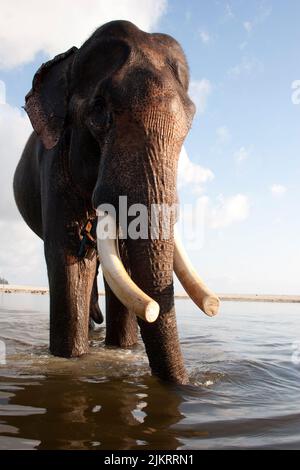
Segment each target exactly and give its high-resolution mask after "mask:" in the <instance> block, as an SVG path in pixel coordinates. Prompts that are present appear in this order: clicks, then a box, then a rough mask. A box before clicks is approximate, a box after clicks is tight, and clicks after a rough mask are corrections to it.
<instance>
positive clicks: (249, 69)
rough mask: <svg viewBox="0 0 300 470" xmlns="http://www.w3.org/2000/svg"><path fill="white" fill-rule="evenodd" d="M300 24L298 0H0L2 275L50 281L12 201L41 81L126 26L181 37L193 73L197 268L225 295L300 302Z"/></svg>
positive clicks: (184, 157)
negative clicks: (85, 46) (94, 37)
mask: <svg viewBox="0 0 300 470" xmlns="http://www.w3.org/2000/svg"><path fill="white" fill-rule="evenodd" d="M41 5H43V6H42V7H41ZM299 17H300V2H299V1H298V0H251V2H249V1H247V0H231V1H230V0H228V1H226V0H224V1H222V0H211V1H207V0H185V1H182V0H114V1H113V2H112V1H111V0H51V1H47V0H44V1H43V2H40V1H38V0H27V1H26V2H20V1H18V0H0V37H1V42H0V157H1V162H2V165H1V171H0V277H1V276H3V277H5V278H6V279H8V281H9V282H10V283H13V284H29V285H41V286H42V285H46V284H47V275H46V267H45V261H44V257H43V244H42V242H41V241H40V240H39V239H38V238H37V237H36V236H35V235H34V234H33V233H32V232H31V231H30V229H29V228H27V227H26V225H25V223H24V222H23V220H22V219H21V217H20V215H19V214H18V211H17V209H16V207H15V203H14V200H13V195H12V177H13V172H14V169H15V167H16V165H17V162H18V159H19V157H20V154H21V152H22V149H23V147H24V144H25V142H26V139H27V138H28V136H29V134H30V132H31V124H30V122H29V119H28V117H27V116H26V114H25V113H24V111H23V110H22V106H23V105H24V96H25V95H26V93H27V92H28V91H29V90H30V88H31V81H32V78H33V75H34V73H35V71H36V70H37V69H38V67H39V66H40V64H41V63H42V62H43V61H46V60H48V59H50V58H52V57H53V56H54V55H56V54H58V53H60V52H63V51H65V50H67V49H68V48H69V47H71V46H73V45H76V46H80V44H81V43H82V42H83V41H84V40H85V39H86V38H87V37H88V36H89V35H90V34H91V33H92V32H93V31H94V30H95V29H96V28H97V27H98V26H100V25H101V24H103V23H105V22H107V21H110V20H113V19H127V20H130V21H132V22H134V23H135V24H137V25H138V26H139V27H141V28H142V29H144V30H146V31H149V32H151V31H152V32H154V31H155V32H163V33H167V34H170V35H172V36H173V37H175V38H176V39H177V40H178V41H179V42H180V43H181V45H182V47H183V49H184V51H185V53H186V56H187V59H188V62H189V65H190V75H191V83H190V96H191V98H192V99H193V101H194V102H195V104H196V106H197V114H196V116H195V119H194V122H193V126H192V129H191V131H190V133H189V135H188V137H187V139H186V142H185V147H184V149H183V151H182V153H181V156H180V164H179V175H178V189H179V196H180V203H181V207H182V216H181V221H182V224H181V227H183V228H184V229H181V232H182V236H183V238H184V243H185V246H186V248H187V251H188V253H189V255H190V257H191V258H192V260H193V263H194V265H195V267H196V269H197V271H198V272H199V274H200V275H201V276H202V277H203V278H204V279H205V280H206V281H207V283H208V284H209V286H210V287H211V288H213V289H215V290H216V291H217V292H220V293H221V292H224V293H230V292H231V293H266V294H267V293H270V294H272V293H276V294H299V290H300V289H299V287H300V250H299V244H300V218H299V201H300V185H299V181H300V164H299V163H300V159H299V157H300V155H299V149H300V65H299V44H300V29H299ZM195 214H196V215H195ZM195 219H196V222H195ZM195 225H196V226H197V227H196V228H195ZM176 289H177V290H181V288H180V287H179V286H178V284H176Z"/></svg>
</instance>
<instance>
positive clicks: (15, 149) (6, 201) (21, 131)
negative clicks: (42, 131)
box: [0, 104, 31, 220]
mask: <svg viewBox="0 0 300 470" xmlns="http://www.w3.org/2000/svg"><path fill="white" fill-rule="evenodd" d="M30 131H31V125H30V122H29V119H28V117H27V116H26V114H25V113H24V112H23V111H21V109H18V108H15V107H12V106H10V105H8V104H2V105H0V142H1V171H0V220H3V219H4V218H5V219H12V218H16V213H17V212H16V208H15V203H14V200H13V196H12V179H13V173H14V170H15V168H16V165H17V162H18V160H19V158H20V156H21V153H22V150H23V148H24V145H25V143H26V140H27V138H28V136H29V134H30Z"/></svg>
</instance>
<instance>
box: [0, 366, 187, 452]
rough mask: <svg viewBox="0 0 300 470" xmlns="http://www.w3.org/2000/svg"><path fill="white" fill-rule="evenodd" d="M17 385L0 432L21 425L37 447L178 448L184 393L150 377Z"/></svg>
mask: <svg viewBox="0 0 300 470" xmlns="http://www.w3.org/2000/svg"><path fill="white" fill-rule="evenodd" d="M10 383H11V380H10ZM16 384H18V385H17V387H18V389H17V390H16V389H15V390H14V391H13V392H10V395H11V398H10V400H9V403H10V406H11V409H12V410H14V412H12V413H11V414H8V415H6V416H5V426H6V427H5V428H2V430H1V434H2V435H3V436H11V430H15V429H18V430H19V434H20V435H22V436H23V437H24V438H26V440H27V441H28V440H29V441H33V442H34V446H33V447H35V448H37V449H93V448H94V449H135V448H144V449H177V448H178V446H179V444H180V443H179V441H178V439H177V437H176V432H175V431H172V428H171V426H172V425H173V424H175V423H177V422H178V421H179V420H181V418H182V414H181V413H180V411H179V406H180V403H181V398H180V394H179V393H178V392H177V391H176V389H171V388H170V387H167V386H165V385H163V384H160V383H159V382H158V381H156V380H155V379H153V378H151V377H144V378H143V380H139V381H136V382H134V381H132V382H128V381H126V380H116V379H115V380H114V381H107V382H104V383H98V382H97V380H95V381H93V380H91V379H88V380H86V379H84V380H80V379H78V378H73V379H72V378H71V377H70V376H64V375H62V376H59V377H56V376H50V377H44V378H43V379H39V380H38V381H36V382H34V383H32V381H28V382H27V381H26V380H21V381H19V380H17V381H15V385H16ZM3 385H4V386H5V382H2V387H1V386H0V388H1V389H2V390H3ZM4 388H5V387H4ZM9 388H10V387H9ZM21 409H26V410H27V412H25V413H21ZM36 443H37V445H36Z"/></svg>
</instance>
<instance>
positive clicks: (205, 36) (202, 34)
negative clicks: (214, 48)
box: [199, 29, 211, 44]
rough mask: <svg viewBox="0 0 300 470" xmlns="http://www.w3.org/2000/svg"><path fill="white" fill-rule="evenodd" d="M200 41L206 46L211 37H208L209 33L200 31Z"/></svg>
mask: <svg viewBox="0 0 300 470" xmlns="http://www.w3.org/2000/svg"><path fill="white" fill-rule="evenodd" d="M199 34H200V39H201V41H202V42H203V44H208V43H209V42H210V40H211V37H210V35H209V33H208V32H207V31H205V30H204V29H202V30H201V31H200V32H199Z"/></svg>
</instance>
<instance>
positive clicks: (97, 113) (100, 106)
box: [88, 98, 112, 130]
mask: <svg viewBox="0 0 300 470" xmlns="http://www.w3.org/2000/svg"><path fill="white" fill-rule="evenodd" d="M111 123H112V116H111V113H110V112H109V110H108V108H107V104H106V102H105V100H104V99H103V98H97V99H96V100H95V101H94V102H93V103H92V105H91V108H90V113H89V117H88V124H89V125H90V126H91V127H92V128H93V129H99V130H101V129H103V130H107V128H108V127H110V125H111Z"/></svg>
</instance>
